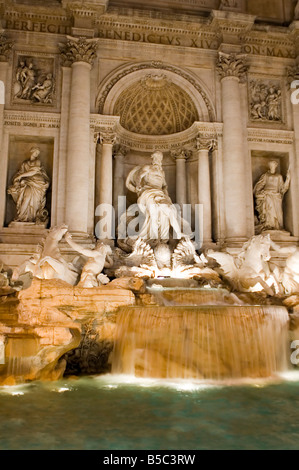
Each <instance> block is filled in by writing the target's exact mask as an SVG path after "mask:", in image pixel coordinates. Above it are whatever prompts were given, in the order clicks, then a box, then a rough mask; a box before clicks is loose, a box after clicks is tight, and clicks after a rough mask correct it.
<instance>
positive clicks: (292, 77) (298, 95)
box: [287, 63, 299, 161]
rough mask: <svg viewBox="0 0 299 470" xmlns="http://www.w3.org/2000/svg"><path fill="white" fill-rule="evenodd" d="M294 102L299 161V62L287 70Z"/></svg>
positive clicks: (291, 97) (298, 156)
mask: <svg viewBox="0 0 299 470" xmlns="http://www.w3.org/2000/svg"><path fill="white" fill-rule="evenodd" d="M287 75H288V83H289V87H290V99H291V103H292V111H293V122H294V132H295V147H296V156H297V159H298V161H299V102H298V101H299V63H298V64H297V65H296V66H295V67H291V68H289V69H288V70H287Z"/></svg>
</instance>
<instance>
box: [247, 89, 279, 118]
mask: <svg viewBox="0 0 299 470" xmlns="http://www.w3.org/2000/svg"><path fill="white" fill-rule="evenodd" d="M249 90H250V117H251V119H253V120H263V121H281V119H282V110H281V100H282V95H281V89H280V86H279V84H274V83H269V82H268V83H264V82H260V81H251V82H250V84H249Z"/></svg>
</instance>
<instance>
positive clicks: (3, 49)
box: [0, 33, 14, 62]
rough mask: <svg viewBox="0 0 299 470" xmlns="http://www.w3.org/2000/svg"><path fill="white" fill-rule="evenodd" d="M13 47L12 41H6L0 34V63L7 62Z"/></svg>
mask: <svg viewBox="0 0 299 470" xmlns="http://www.w3.org/2000/svg"><path fill="white" fill-rule="evenodd" d="M13 45H14V42H13V41H10V40H9V39H7V37H6V36H5V35H4V34H3V33H0V61H1V62H3V61H7V60H8V59H9V56H10V53H11V49H12V47H13Z"/></svg>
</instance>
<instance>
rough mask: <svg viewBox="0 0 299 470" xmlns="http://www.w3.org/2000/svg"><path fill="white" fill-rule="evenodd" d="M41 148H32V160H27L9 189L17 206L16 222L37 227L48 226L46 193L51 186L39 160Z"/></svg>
mask: <svg viewBox="0 0 299 470" xmlns="http://www.w3.org/2000/svg"><path fill="white" fill-rule="evenodd" d="M39 155H40V149H39V147H32V148H31V150H30V158H29V159H28V160H25V161H24V162H23V163H22V165H21V167H20V169H19V171H18V172H17V173H16V175H15V176H14V177H13V181H12V186H10V187H9V188H8V191H7V192H8V194H10V195H11V196H12V198H13V200H14V202H15V204H16V209H17V216H16V218H15V222H30V223H34V224H37V225H40V224H46V223H47V221H48V211H47V209H46V208H45V206H46V193H47V190H48V188H49V186H50V180H49V177H48V175H47V173H46V171H45V169H44V167H43V166H42V164H41V161H40V159H39Z"/></svg>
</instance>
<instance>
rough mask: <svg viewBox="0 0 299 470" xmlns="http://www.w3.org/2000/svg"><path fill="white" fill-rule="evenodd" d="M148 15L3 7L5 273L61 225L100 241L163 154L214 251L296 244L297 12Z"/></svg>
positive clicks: (232, 7)
mask: <svg viewBox="0 0 299 470" xmlns="http://www.w3.org/2000/svg"><path fill="white" fill-rule="evenodd" d="M145 3H146V5H145V4H144V2H141V1H139V0H88V1H84V2H82V1H76V0H49V1H44V2H42V1H38V0H32V1H29V0H28V1H27V0H1V1H0V18H1V25H2V30H1V36H0V80H1V81H0V99H1V101H0V103H1V104H0V153H1V156H0V259H1V260H2V261H3V262H4V264H5V265H7V266H10V267H14V266H17V265H19V264H20V263H21V262H22V261H23V260H24V259H25V258H28V254H30V253H34V252H35V250H36V244H37V243H38V242H39V241H40V240H41V238H42V237H43V236H44V235H45V233H46V231H47V229H49V228H50V227H54V226H57V225H60V224H66V225H67V226H68V228H69V230H70V232H71V233H72V234H73V236H74V237H75V238H77V239H78V240H80V241H81V243H82V242H84V243H86V244H88V243H92V241H93V239H94V237H95V236H97V238H105V236H102V234H103V233H107V230H106V229H107V227H104V226H103V223H102V224H101V220H102V219H101V216H102V215H103V208H106V211H108V212H109V207H111V206H113V207H114V213H112V214H111V219H112V221H113V222H112V224H111V230H112V235H113V234H114V232H113V224H114V220H115V219H117V217H118V216H119V213H120V212H123V211H124V210H125V208H124V207H121V205H119V204H118V202H119V201H124V198H121V199H120V196H126V204H127V206H128V205H129V204H132V203H134V202H136V195H134V194H133V193H132V192H130V191H129V190H128V188H127V187H126V178H127V176H128V174H129V173H130V171H131V170H132V169H133V168H134V167H136V166H139V165H144V164H147V163H150V161H151V158H150V157H151V155H152V153H153V152H154V151H155V150H160V151H162V152H163V157H164V158H163V169H164V172H165V176H166V181H167V185H168V192H169V195H170V197H171V200H172V201H173V202H174V203H177V204H179V205H180V206H183V205H184V204H189V205H190V207H191V220H192V226H193V229H194V227H195V225H196V223H197V220H203V222H202V226H201V230H202V237H203V241H204V244H205V245H206V246H209V245H212V244H217V245H218V246H220V247H223V246H226V247H231V248H235V247H236V248H237V247H239V246H241V245H242V244H243V243H244V241H246V240H248V239H249V238H250V237H252V236H253V235H254V234H255V233H262V232H263V231H265V232H269V231H270V232H271V233H272V238H273V239H274V240H276V241H278V242H279V243H280V244H282V245H283V244H297V243H298V240H299V203H298V201H299V184H298V182H299V92H297V88H296V87H299V2H298V6H297V2H296V1H294V0H271V1H268V0H260V1H255V0H250V1H249V0H248V1H246V0H226V1H220V0H183V1H179V0H168V1H167V0H151V1H150V2H145ZM296 80H297V81H298V83H297V84H296ZM273 161H274V162H276V163H275V164H274V165H273V164H272V165H271V163H270V162H273ZM270 167H271V168H272V170H271V169H270ZM28 181H29V182H28ZM199 213H200V215H201V216H202V217H201V218H200V217H198V214H199ZM106 225H107V224H106ZM108 225H109V224H108ZM115 225H117V222H116V223H115ZM105 230H106V231H105ZM112 238H113V237H112ZM65 250H66V251H67V248H65Z"/></svg>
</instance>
